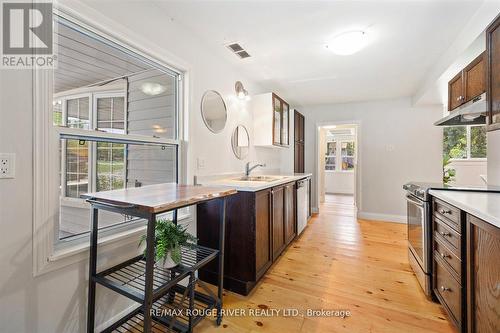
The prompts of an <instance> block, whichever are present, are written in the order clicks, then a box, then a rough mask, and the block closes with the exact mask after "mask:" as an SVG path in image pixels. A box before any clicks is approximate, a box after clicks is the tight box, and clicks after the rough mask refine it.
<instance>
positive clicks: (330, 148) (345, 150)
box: [325, 139, 356, 171]
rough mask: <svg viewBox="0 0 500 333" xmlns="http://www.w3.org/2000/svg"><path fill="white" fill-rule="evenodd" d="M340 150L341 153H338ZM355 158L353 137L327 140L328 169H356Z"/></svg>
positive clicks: (326, 158)
mask: <svg viewBox="0 0 500 333" xmlns="http://www.w3.org/2000/svg"><path fill="white" fill-rule="evenodd" d="M327 140H328V139H327ZM339 151H340V155H339V154H337V152H339ZM355 158H356V156H355V143H354V140H353V139H340V140H331V141H327V143H326V155H325V170H326V171H354V164H355Z"/></svg>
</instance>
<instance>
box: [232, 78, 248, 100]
mask: <svg viewBox="0 0 500 333" xmlns="http://www.w3.org/2000/svg"><path fill="white" fill-rule="evenodd" d="M234 90H235V91H236V96H238V98H239V99H246V100H249V99H250V96H248V90H246V89H245V87H243V83H241V81H236V83H235V84H234Z"/></svg>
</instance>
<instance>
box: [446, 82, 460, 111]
mask: <svg viewBox="0 0 500 333" xmlns="http://www.w3.org/2000/svg"><path fill="white" fill-rule="evenodd" d="M463 91H464V80H463V75H462V72H460V73H458V74H457V75H456V76H455V77H454V78H453V79H451V81H450V82H448V110H449V111H452V110H454V109H456V108H457V107H459V106H460V105H462V104H463V101H462V99H463V98H464V96H463Z"/></svg>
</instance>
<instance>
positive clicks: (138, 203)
mask: <svg viewBox="0 0 500 333" xmlns="http://www.w3.org/2000/svg"><path fill="white" fill-rule="evenodd" d="M233 194H236V189H234V188H227V187H208V186H194V185H179V184H175V183H165V184H157V185H148V186H143V187H131V188H126V189H121V190H113V191H103V192H96V193H87V194H83V195H82V196H81V197H82V198H84V199H91V200H95V201H99V202H102V203H109V204H113V205H119V206H126V205H133V206H135V208H137V209H138V210H141V211H146V212H149V213H160V212H166V211H169V210H172V209H176V208H179V207H184V206H187V205H194V204H196V203H200V202H203V201H208V200H212V199H215V198H221V197H225V196H228V195H233Z"/></svg>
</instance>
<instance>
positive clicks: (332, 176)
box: [325, 171, 354, 194]
mask: <svg viewBox="0 0 500 333" xmlns="http://www.w3.org/2000/svg"><path fill="white" fill-rule="evenodd" d="M325 192H326V193H334V194H337V193H339V194H354V172H349V171H347V172H346V171H325Z"/></svg>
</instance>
